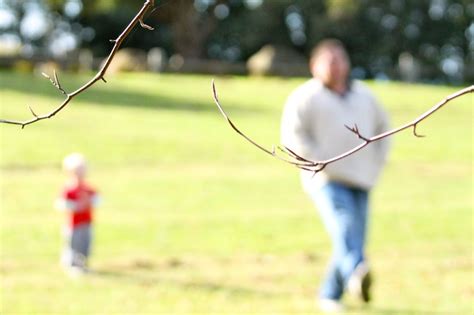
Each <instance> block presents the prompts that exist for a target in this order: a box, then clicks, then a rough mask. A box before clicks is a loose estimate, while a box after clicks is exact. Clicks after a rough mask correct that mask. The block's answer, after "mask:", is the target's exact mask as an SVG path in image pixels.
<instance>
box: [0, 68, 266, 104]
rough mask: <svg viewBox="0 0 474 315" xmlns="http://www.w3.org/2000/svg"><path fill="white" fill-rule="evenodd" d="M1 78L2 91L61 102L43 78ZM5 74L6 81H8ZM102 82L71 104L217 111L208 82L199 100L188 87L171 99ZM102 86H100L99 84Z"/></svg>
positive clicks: (69, 82) (13, 75)
mask: <svg viewBox="0 0 474 315" xmlns="http://www.w3.org/2000/svg"><path fill="white" fill-rule="evenodd" d="M0 74H1V75H2V76H4V77H2V79H1V80H0V87H1V89H2V90H4V91H6V90H11V91H16V92H20V93H24V94H25V95H29V96H31V95H33V94H34V95H38V96H44V97H52V98H55V99H57V104H58V105H59V104H60V103H61V101H62V100H63V98H62V95H61V94H60V93H59V91H58V90H57V89H55V88H54V87H53V86H51V84H49V82H47V81H46V82H45V80H44V78H37V77H33V76H32V75H30V74H19V73H9V72H0ZM7 75H8V79H7ZM65 81H66V83H67V85H68V86H74V87H75V88H77V87H79V86H81V85H82V84H84V82H85V81H84V80H83V78H80V79H79V78H78V79H72V80H71V78H70V77H68V78H67V80H65ZM100 84H101V82H98V83H96V85H94V86H92V87H91V88H90V89H89V90H87V91H86V92H84V93H81V94H79V95H78V96H76V97H75V98H74V100H73V101H72V102H73V103H74V102H75V101H80V102H83V103H84V102H85V103H91V104H98V105H105V106H124V107H125V106H126V107H136V108H148V109H153V110H163V109H166V110H185V111H196V112H204V111H213V112H218V110H217V107H216V105H215V104H214V100H213V97H212V90H211V87H210V83H209V98H208V99H207V100H206V99H199V98H193V97H192V95H193V91H192V89H190V90H187V88H189V86H183V87H182V88H183V89H182V91H181V94H177V95H176V96H173V97H170V96H165V95H162V94H160V91H159V90H155V91H153V90H150V91H149V92H141V91H140V92H139V91H134V90H133V89H121V88H119V87H114V86H112V85H109V86H108V87H107V85H105V86H100V87H99V85H100ZM102 84H103V83H102ZM225 106H226V108H228V109H230V110H232V111H233V112H236V111H238V112H242V113H245V112H248V113H256V112H262V111H263V110H262V109H255V108H249V107H241V106H239V105H237V104H235V103H226V104H225Z"/></svg>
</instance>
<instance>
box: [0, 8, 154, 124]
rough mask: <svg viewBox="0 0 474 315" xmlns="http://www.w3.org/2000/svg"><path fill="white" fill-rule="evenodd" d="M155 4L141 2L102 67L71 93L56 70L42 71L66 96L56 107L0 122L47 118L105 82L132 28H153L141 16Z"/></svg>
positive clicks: (31, 121) (33, 121) (12, 122)
mask: <svg viewBox="0 0 474 315" xmlns="http://www.w3.org/2000/svg"><path fill="white" fill-rule="evenodd" d="M154 5H155V0H146V1H145V3H144V4H143V6H142V8H141V9H140V10H139V11H138V13H137V14H136V15H135V17H134V18H133V19H132V21H131V22H130V23H129V24H128V25H127V27H126V28H125V29H124V30H123V32H122V33H121V34H120V35H119V36H118V37H117V38H116V39H113V40H111V42H113V43H114V46H113V47H112V50H111V51H110V53H109V55H108V56H107V58H106V60H105V62H104V64H103V66H102V68H100V70H99V71H98V72H97V73H96V75H95V76H94V77H93V78H92V79H90V80H89V81H88V82H87V83H85V84H84V85H83V86H81V87H80V88H78V89H77V90H76V91H74V92H71V93H66V91H65V90H64V89H63V88H62V87H61V83H60V82H59V79H58V76H57V74H56V71H54V74H53V78H51V76H49V75H47V74H45V73H43V76H44V77H46V78H48V79H49V81H51V83H52V84H53V86H54V87H56V88H57V89H58V90H59V91H60V92H61V93H63V94H64V95H65V96H66V98H65V99H64V101H63V102H62V103H61V104H60V105H59V106H58V107H56V108H55V109H54V110H52V111H51V112H49V113H47V114H44V115H36V114H35V112H34V111H33V110H32V109H31V107H30V111H31V113H32V115H33V116H34V118H32V119H29V120H25V121H18V120H9V119H0V123H4V124H11V125H19V126H21V127H22V128H24V127H25V126H27V125H30V124H33V123H35V122H37V121H40V120H43V119H48V118H51V117H53V116H54V115H56V114H57V113H58V112H60V111H61V110H62V109H64V107H66V106H67V105H68V104H69V102H71V100H72V99H73V98H74V97H75V96H77V95H79V94H80V93H82V92H84V91H85V90H87V89H88V88H90V87H91V86H92V85H94V84H95V83H96V82H97V81H99V80H102V81H104V82H107V81H106V80H105V78H104V75H105V72H106V71H107V69H108V67H109V66H110V63H111V62H112V59H113V58H114V56H115V54H116V53H117V51H118V49H119V48H120V45H121V44H122V42H123V41H124V39H125V38H126V37H127V36H128V35H129V34H130V32H131V31H132V29H133V28H134V27H135V26H136V25H137V24H140V25H141V26H142V27H144V28H146V29H148V30H153V28H152V27H151V26H149V25H146V24H145V23H144V22H143V17H144V15H145V14H146V13H147V12H148V11H149V10H150V9H152V8H153V6H154Z"/></svg>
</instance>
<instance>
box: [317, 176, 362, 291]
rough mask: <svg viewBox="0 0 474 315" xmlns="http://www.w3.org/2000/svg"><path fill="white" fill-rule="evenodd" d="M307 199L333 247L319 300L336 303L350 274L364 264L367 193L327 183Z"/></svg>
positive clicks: (338, 184) (342, 185) (334, 183)
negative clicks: (316, 212) (320, 220)
mask: <svg viewBox="0 0 474 315" xmlns="http://www.w3.org/2000/svg"><path fill="white" fill-rule="evenodd" d="M310 195H311V198H312V199H313V201H314V203H315V204H316V207H317V208H318V210H319V212H320V215H321V218H322V220H323V223H324V225H325V227H326V230H327V231H328V233H329V236H330V238H331V241H332V246H333V255H332V260H331V264H330V267H329V271H328V273H327V275H326V279H325V281H324V283H323V286H322V288H321V292H320V297H321V298H324V299H333V300H339V299H340V298H341V296H342V293H343V292H344V288H345V286H346V285H347V282H348V281H349V278H350V276H351V274H352V272H353V271H354V269H355V268H356V266H357V265H358V264H359V263H361V262H362V261H364V245H365V239H366V229H367V211H368V195H369V193H368V191H367V190H362V189H358V188H353V187H349V186H346V185H344V184H340V183H336V182H329V183H327V184H326V185H324V186H323V187H321V188H320V189H318V190H315V191H313V192H311V193H310Z"/></svg>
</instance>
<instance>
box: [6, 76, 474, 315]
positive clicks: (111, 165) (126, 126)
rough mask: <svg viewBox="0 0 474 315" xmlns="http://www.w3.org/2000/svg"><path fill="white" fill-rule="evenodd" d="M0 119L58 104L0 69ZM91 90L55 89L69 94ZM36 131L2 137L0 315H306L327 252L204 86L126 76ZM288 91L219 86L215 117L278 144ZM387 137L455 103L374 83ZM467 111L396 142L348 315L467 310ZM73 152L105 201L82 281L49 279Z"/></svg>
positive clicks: (293, 195) (292, 177) (280, 176)
mask: <svg viewBox="0 0 474 315" xmlns="http://www.w3.org/2000/svg"><path fill="white" fill-rule="evenodd" d="M0 76H1V77H0V84H1V85H0V86H1V96H0V97H1V99H0V100H1V117H2V118H4V117H8V118H17V119H25V118H29V117H30V113H29V111H28V108H27V105H31V106H32V107H33V108H34V109H35V111H36V112H38V113H43V112H46V111H48V110H50V109H51V108H53V107H54V106H55V105H56V104H58V103H59V102H60V101H61V95H60V94H59V93H57V91H56V90H54V88H52V87H51V86H50V85H49V82H47V80H44V78H41V77H40V76H39V77H38V76H32V75H24V74H15V73H11V72H0ZM87 79H88V76H73V75H66V76H64V77H63V80H62V81H64V86H65V87H66V88H68V89H73V88H77V87H78V86H79V85H80V84H82V83H83V82H85V81H86V80H87ZM108 81H109V83H108V84H102V83H98V84H97V86H94V87H93V88H92V89H91V90H90V91H88V92H86V93H84V94H82V95H80V96H79V97H78V98H77V99H75V100H74V101H73V102H72V103H71V104H70V106H68V107H67V108H66V109H65V110H64V111H62V112H60V113H59V114H58V115H57V116H56V117H54V118H52V119H51V120H47V121H42V122H39V123H37V124H34V125H31V126H28V127H26V128H25V129H24V130H21V129H20V128H19V127H15V126H8V125H1V126H0V132H1V160H0V166H1V203H0V205H1V216H0V227H1V231H0V236H1V243H0V245H1V248H0V250H1V257H0V258H1V260H0V272H1V279H0V288H1V302H0V313H2V314H21V313H28V314H52V313H61V314H130V313H136V314H145V313H148V314H151V313H166V314H169V313H247V312H249V313H263V314H275V313H314V312H316V308H315V292H316V290H317V287H318V284H319V283H320V282H321V278H322V276H323V274H324V271H325V266H326V263H327V259H328V257H329V255H330V252H329V251H330V246H329V240H328V238H327V236H326V234H325V232H324V229H323V227H322V225H321V223H320V221H319V218H318V216H317V213H316V210H315V209H314V207H313V205H312V204H311V202H310V201H309V199H308V198H307V196H305V195H304V193H303V192H302V190H301V187H300V185H299V176H298V172H297V170H296V169H295V168H293V167H290V166H288V165H286V164H283V163H282V162H279V161H276V160H273V159H271V158H270V157H268V156H265V155H264V154H262V153H261V152H259V151H258V150H257V149H256V148H254V147H252V146H250V145H249V144H247V143H246V142H244V140H243V139H241V138H239V137H238V136H237V134H235V133H234V132H233V131H232V130H231V129H230V128H229V127H228V126H227V124H226V123H225V121H224V120H223V118H222V117H221V116H220V114H219V113H218V111H217V109H216V108H215V105H214V104H213V101H212V95H211V88H210V82H211V77H207V76H191V75H187V76H179V75H151V74H123V75H120V76H116V77H110V78H109V80H108ZM302 82H303V79H278V78H269V79H263V78H242V77H220V78H217V80H216V83H217V87H218V90H219V94H220V98H221V101H222V103H223V105H224V106H225V107H226V109H227V111H228V113H229V114H230V115H231V117H232V118H233V119H234V121H235V122H236V123H237V124H238V125H239V126H240V127H241V128H242V129H243V130H245V131H246V132H247V133H248V134H249V135H252V136H253V137H254V138H255V139H256V140H257V141H258V142H260V143H262V144H268V146H269V147H270V146H271V144H273V143H277V142H278V138H279V120H280V115H281V109H282V105H283V103H284V101H285V98H286V96H287V95H288V94H289V92H290V91H291V90H292V89H293V88H295V87H296V86H297V85H299V84H300V83H302ZM369 85H370V87H371V88H372V89H373V91H374V92H375V93H376V94H377V96H378V97H379V99H380V100H381V101H382V102H383V103H384V104H385V105H386V107H387V110H388V111H389V113H390V114H391V116H392V123H393V125H400V124H402V123H405V122H408V121H410V120H412V119H413V118H415V117H416V116H417V115H419V114H421V113H422V112H424V111H425V110H427V109H428V108H429V107H431V106H432V105H434V104H435V103H436V102H438V101H439V100H441V99H442V98H444V97H445V96H446V95H448V94H449V93H452V92H454V91H455V90H456V89H455V88H452V87H443V86H426V85H408V84H401V83H374V82H369ZM472 105H473V98H472V95H467V96H464V97H462V98H460V99H458V100H455V101H453V102H452V103H449V104H448V105H447V106H446V107H445V108H443V109H442V110H441V111H440V112H438V113H436V114H435V115H434V116H433V117H431V118H429V119H428V120H427V121H426V122H424V123H422V124H421V125H420V126H419V132H420V133H423V134H426V135H428V137H427V138H423V139H417V138H415V137H413V136H412V135H411V132H410V131H406V132H405V133H403V134H399V135H397V136H395V137H394V139H393V140H394V146H393V151H392V153H391V156H390V162H389V165H388V167H387V169H386V172H385V173H384V176H383V177H382V179H381V181H380V184H379V185H378V186H377V189H376V190H375V191H374V194H373V199H372V210H373V212H372V217H371V227H370V243H369V248H368V252H369V256H370V258H371V262H372V265H373V269H374V273H375V277H376V282H375V286H374V301H373V303H372V304H371V305H370V306H369V307H364V306H362V305H361V304H359V303H358V302H357V301H355V300H353V299H351V298H350V297H347V298H346V299H345V301H346V302H347V304H348V305H349V307H350V310H351V311H352V312H355V313H358V314H446V313H454V314H468V313H471V312H472V311H473V307H472V301H473V299H474V285H473V275H474V274H473V212H472V209H473V162H472V161H473V145H472V143H473V139H472V135H473V127H472V126H473V111H472ZM71 151H81V152H83V153H84V154H85V155H86V156H87V157H88V159H89V160H90V164H91V172H90V181H91V182H92V183H93V184H94V185H95V186H96V187H97V188H98V189H99V190H100V192H101V194H102V196H103V199H104V202H103V205H102V207H101V208H100V209H98V210H97V215H96V225H95V242H94V254H93V256H92V259H91V265H92V268H93V269H94V270H95V272H94V273H93V274H91V275H90V276H87V277H84V278H81V279H70V278H69V277H68V276H66V275H65V274H64V273H63V272H62V270H61V269H60V268H59V266H58V256H59V252H60V248H61V237H60V225H61V218H60V217H59V214H58V213H56V212H55V211H54V210H53V209H52V203H53V200H54V199H55V197H56V195H57V194H58V191H59V190H60V187H61V185H62V183H63V181H64V174H62V172H61V170H60V162H61V159H62V158H63V156H64V155H65V154H67V153H70V152H71Z"/></svg>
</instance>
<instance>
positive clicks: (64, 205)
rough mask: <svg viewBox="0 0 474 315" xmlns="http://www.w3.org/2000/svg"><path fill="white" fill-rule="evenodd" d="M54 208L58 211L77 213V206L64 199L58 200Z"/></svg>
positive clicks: (75, 203) (73, 202)
mask: <svg viewBox="0 0 474 315" xmlns="http://www.w3.org/2000/svg"><path fill="white" fill-rule="evenodd" d="M54 207H55V208H56V210H58V211H69V212H74V211H77V208H78V205H77V202H75V201H72V200H68V199H66V198H63V197H61V198H58V199H56V201H55V202H54Z"/></svg>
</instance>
